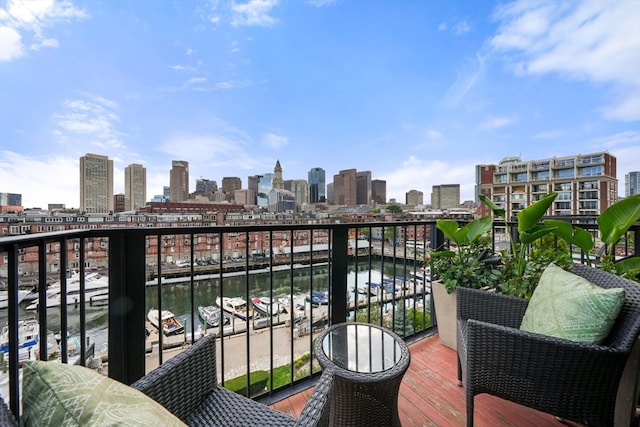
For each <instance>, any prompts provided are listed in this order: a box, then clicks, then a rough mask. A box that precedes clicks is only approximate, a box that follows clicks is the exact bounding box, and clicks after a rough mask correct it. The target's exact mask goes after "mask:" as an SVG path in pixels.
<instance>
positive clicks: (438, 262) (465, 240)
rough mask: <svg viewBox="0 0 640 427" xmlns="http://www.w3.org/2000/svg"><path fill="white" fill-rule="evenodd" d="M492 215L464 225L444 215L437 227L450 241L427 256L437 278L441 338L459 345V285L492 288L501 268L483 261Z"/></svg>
mask: <svg viewBox="0 0 640 427" xmlns="http://www.w3.org/2000/svg"><path fill="white" fill-rule="evenodd" d="M492 225H493V219H492V218H491V217H490V216H484V217H481V218H478V219H475V220H473V221H471V222H469V223H467V224H466V225H464V226H460V225H459V224H458V222H457V221H453V220H445V219H441V220H438V221H437V222H436V227H437V228H438V229H439V230H440V231H442V233H443V234H444V236H445V237H446V238H447V239H448V241H449V247H448V248H447V249H445V250H438V251H434V252H431V256H430V258H429V259H428V261H429V265H430V267H431V271H432V273H433V274H434V276H435V279H437V280H435V281H433V282H432V284H431V292H432V295H433V299H434V305H435V312H436V318H437V321H438V335H439V337H440V342H441V343H442V344H443V345H445V346H447V347H449V348H452V349H454V350H455V349H456V330H457V326H456V306H457V303H456V293H455V290H456V288H457V287H459V286H464V287H471V288H492V287H494V286H495V284H496V283H497V279H498V277H499V275H500V272H499V271H498V270H496V269H494V268H492V266H491V265H489V264H486V263H484V262H483V261H482V258H483V256H485V255H486V254H487V253H491V242H490V239H489V237H488V236H487V234H488V233H489V232H490V231H491V228H492Z"/></svg>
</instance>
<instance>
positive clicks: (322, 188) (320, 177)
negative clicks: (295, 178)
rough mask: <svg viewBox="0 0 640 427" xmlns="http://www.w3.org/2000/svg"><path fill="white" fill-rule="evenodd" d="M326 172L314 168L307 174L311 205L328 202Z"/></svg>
mask: <svg viewBox="0 0 640 427" xmlns="http://www.w3.org/2000/svg"><path fill="white" fill-rule="evenodd" d="M325 180H326V178H325V170H324V169H322V168H312V169H311V170H310V171H309V173H308V174H307V181H308V182H309V203H324V202H326V201H327V192H326V181H325Z"/></svg>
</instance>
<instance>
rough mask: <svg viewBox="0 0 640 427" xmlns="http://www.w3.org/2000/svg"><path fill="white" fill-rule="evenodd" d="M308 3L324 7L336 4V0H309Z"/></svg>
mask: <svg viewBox="0 0 640 427" xmlns="http://www.w3.org/2000/svg"><path fill="white" fill-rule="evenodd" d="M307 4H308V5H310V6H314V7H324V6H331V5H334V4H336V0H307Z"/></svg>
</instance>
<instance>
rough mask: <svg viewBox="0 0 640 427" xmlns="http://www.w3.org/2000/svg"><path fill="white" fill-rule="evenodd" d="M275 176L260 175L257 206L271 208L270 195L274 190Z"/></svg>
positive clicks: (269, 174)
mask: <svg viewBox="0 0 640 427" xmlns="http://www.w3.org/2000/svg"><path fill="white" fill-rule="evenodd" d="M272 183H273V174H272V173H265V174H264V175H260V180H259V181H258V194H257V195H256V204H257V205H258V206H261V207H264V208H266V207H268V206H269V193H271V190H273V184H272Z"/></svg>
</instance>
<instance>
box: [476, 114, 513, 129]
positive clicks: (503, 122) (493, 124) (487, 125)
mask: <svg viewBox="0 0 640 427" xmlns="http://www.w3.org/2000/svg"><path fill="white" fill-rule="evenodd" d="M515 122H517V119H515V118H513V117H490V118H489V119H487V120H485V121H484V122H482V123H481V124H480V126H479V128H480V129H482V130H494V129H501V128H503V127H506V126H509V125H511V124H513V123H515Z"/></svg>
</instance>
